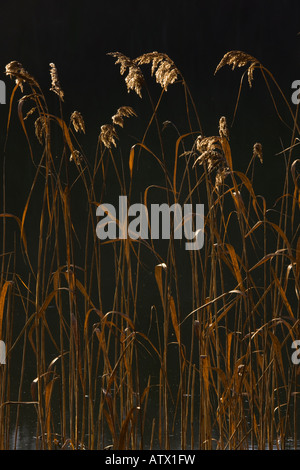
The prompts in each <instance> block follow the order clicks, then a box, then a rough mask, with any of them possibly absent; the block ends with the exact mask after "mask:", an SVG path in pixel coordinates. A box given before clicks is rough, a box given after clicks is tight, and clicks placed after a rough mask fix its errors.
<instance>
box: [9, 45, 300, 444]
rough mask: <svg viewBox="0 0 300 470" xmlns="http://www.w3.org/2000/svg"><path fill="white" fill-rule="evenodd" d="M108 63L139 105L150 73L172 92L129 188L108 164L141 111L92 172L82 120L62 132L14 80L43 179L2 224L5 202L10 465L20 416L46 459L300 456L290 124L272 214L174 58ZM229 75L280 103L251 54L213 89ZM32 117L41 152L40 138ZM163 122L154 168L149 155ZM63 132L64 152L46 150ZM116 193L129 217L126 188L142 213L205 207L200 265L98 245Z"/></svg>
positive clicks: (122, 245) (172, 254)
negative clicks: (88, 453) (210, 452)
mask: <svg viewBox="0 0 300 470" xmlns="http://www.w3.org/2000/svg"><path fill="white" fill-rule="evenodd" d="M111 55H112V56H113V57H114V58H116V59H117V60H116V63H117V64H119V65H120V66H121V69H120V72H121V74H122V75H123V74H125V73H126V72H127V75H126V77H125V83H126V87H127V90H128V91H132V90H133V91H135V92H136V93H137V95H138V96H139V97H142V87H143V86H146V79H145V77H144V75H143V73H142V71H141V67H142V66H143V65H147V64H151V67H152V69H151V72H152V76H154V77H155V80H156V82H157V83H158V84H159V85H160V86H161V87H162V90H161V95H160V96H159V99H158V101H157V103H154V102H152V100H151V99H150V103H151V106H152V108H151V110H152V114H151V117H150V119H149V121H147V122H146V125H145V129H146V130H145V132H144V134H143V135H142V136H141V139H140V142H135V143H134V145H132V147H131V148H130V149H127V150H128V161H127V162H125V165H127V166H128V168H129V173H130V174H129V181H128V179H127V178H126V172H125V170H124V168H125V165H124V161H123V160H122V159H120V158H115V154H114V152H115V151H116V146H117V140H118V145H119V146H122V143H123V142H122V137H121V136H119V135H118V133H117V131H116V128H117V126H119V127H121V128H123V126H124V122H125V121H124V119H125V118H129V117H132V116H136V113H135V111H134V110H133V109H132V108H131V107H130V106H122V107H120V108H118V110H117V111H116V113H115V114H113V115H112V122H111V123H108V124H103V125H102V126H101V128H100V135H99V140H100V142H101V143H102V144H103V145H99V146H98V145H97V147H96V152H95V155H94V159H93V158H92V156H91V155H89V158H88V159H87V158H86V157H85V155H84V151H83V149H82V148H81V147H80V145H79V142H78V141H77V140H76V139H75V135H74V133H73V132H72V131H73V130H74V131H75V132H76V134H80V133H86V132H87V131H88V130H87V129H86V127H85V123H84V120H83V117H82V115H81V113H80V112H79V111H74V112H73V113H72V115H71V117H70V122H69V125H67V124H66V122H65V121H64V119H63V116H62V114H61V115H59V116H56V115H54V114H53V113H50V112H49V110H48V106H47V100H46V97H45V95H44V94H43V92H42V90H41V88H40V86H39V84H38V83H37V82H36V81H35V79H34V78H33V77H32V76H31V75H30V74H29V73H28V72H26V71H25V70H24V68H23V66H22V65H21V64H19V63H17V62H11V63H10V64H8V65H7V67H6V73H7V74H8V75H10V76H11V77H12V78H14V79H15V80H16V87H17V88H20V90H21V92H22V93H23V92H24V88H25V86H29V87H30V88H31V90H30V91H31V92H30V94H28V95H23V96H22V98H21V99H20V100H19V103H18V115H19V118H20V122H21V125H22V131H24V133H25V136H26V138H27V142H28V148H29V154H30V157H31V159H32V162H33V163H34V169H35V174H34V177H33V181H32V185H31V186H30V191H29V194H28V195H26V200H25V203H24V208H23V210H22V211H21V214H20V215H14V214H10V213H8V212H7V210H6V206H5V198H4V199H3V201H4V202H3V207H2V208H1V211H2V213H1V214H0V215H1V219H2V222H3V238H2V253H1V258H0V259H1V279H0V339H2V338H3V340H4V341H5V343H6V347H7V357H6V364H2V365H0V377H1V381H0V401H1V406H0V430H1V432H0V447H1V448H2V449H4V448H9V447H14V446H16V443H17V440H18V432H19V425H20V423H21V422H22V416H23V410H24V407H25V406H26V407H29V409H32V414H31V416H32V415H34V416H35V418H36V448H41V449H56V448H61V449H66V448H70V449H108V448H114V449H144V448H155V447H156V448H158V447H159V448H161V449H162V448H163V449H168V448H171V447H173V448H174V446H176V447H178V448H180V449H188V448H190V449H212V448H216V449H247V448H258V449H265V448H285V447H286V446H287V443H288V442H289V441H291V440H292V441H293V446H294V447H295V448H297V446H298V434H299V422H298V419H297V407H298V388H297V387H298V384H297V376H298V372H297V366H295V365H293V364H292V363H291V360H290V352H291V351H290V348H291V343H292V341H293V340H294V339H299V326H298V325H299V314H300V303H299V298H300V280H299V273H300V270H299V259H300V258H299V236H300V234H299V223H298V222H299V209H300V205H299V195H300V188H299V177H298V174H297V163H298V160H297V159H294V154H293V150H294V148H295V139H296V138H297V139H298V138H299V136H298V134H299V130H298V125H297V119H296V116H295V115H294V114H293V113H292V110H291V109H290V108H288V109H289V112H290V115H291V118H292V124H293V133H292V134H293V135H292V137H291V142H290V143H289V144H288V145H287V149H288V150H285V151H284V152H283V155H284V158H285V165H286V173H285V175H284V177H283V181H282V194H281V196H280V197H279V199H278V200H277V205H276V211H275V210H272V211H270V210H269V209H268V207H267V204H266V200H265V198H264V196H263V195H257V194H256V192H255V189H254V186H255V172H254V163H255V160H256V159H257V158H258V159H259V160H260V161H261V162H263V153H262V146H261V144H260V143H255V144H254V145H253V149H247V148H246V149H244V151H245V155H249V165H248V169H247V171H246V172H245V173H243V172H242V171H240V170H239V169H238V163H239V161H237V159H236V158H235V150H234V147H233V146H231V145H232V144H231V142H230V136H229V130H228V126H227V121H226V118H225V117H224V116H222V117H221V118H220V120H219V128H218V130H217V132H216V135H212V136H205V137H204V135H205V133H204V132H203V130H202V128H201V125H200V120H199V118H198V115H197V113H196V110H195V108H194V103H193V101H192V98H191V96H190V93H189V90H188V88H187V85H186V82H185V80H184V78H183V77H182V75H181V73H180V72H179V70H178V69H177V67H176V65H175V64H174V62H173V61H172V60H171V59H170V58H169V57H168V56H167V55H166V54H162V53H158V52H153V53H147V54H143V55H142V56H140V57H138V58H137V59H130V58H128V57H127V56H125V55H123V54H121V53H119V52H117V53H112V54H111ZM224 65H232V67H233V68H235V67H241V66H246V65H248V69H247V73H248V80H249V84H250V86H251V85H252V82H253V72H254V70H255V69H256V68H258V69H259V70H260V71H261V72H262V73H263V76H264V78H265V80H266V81H267V77H269V78H271V80H272V81H273V83H275V85H276V86H277V83H276V82H275V81H274V80H275V79H274V77H273V76H272V75H271V74H270V73H269V72H268V71H267V69H265V68H264V67H263V65H262V64H261V63H260V62H259V61H258V60H256V59H255V58H253V57H252V56H250V55H248V54H245V53H243V52H239V51H232V52H229V53H227V54H226V55H225V56H224V57H223V59H222V60H221V62H220V63H219V65H218V66H217V69H216V71H218V70H219V69H220V68H221V67H223V66H224ZM50 67H51V68H50V76H51V91H54V92H55V94H56V95H57V96H58V98H59V101H60V104H61V105H62V103H61V102H62V101H63V97H64V94H63V91H62V89H61V86H60V83H59V80H58V76H57V70H56V67H55V65H54V64H51V65H50ZM176 82H179V83H181V84H182V85H183V91H184V97H185V106H186V109H185V111H186V116H187V124H186V129H185V130H184V131H183V133H182V134H181V133H180V132H178V136H177V137H176V141H175V145H174V149H175V150H174V153H172V152H173V150H170V146H169V145H167V146H165V145H164V139H163V137H164V135H163V132H162V130H161V126H160V125H159V108H160V104H161V101H162V98H163V96H164V95H165V93H166V92H167V90H168V87H169V86H170V85H173V84H174V85H175V83H176ZM268 89H269V88H268ZM15 91H16V90H14V92H15ZM178 91H179V92H180V90H178ZM280 96H281V97H282V96H283V95H282V93H281V92H280ZM11 103H12V104H13V100H12V101H11ZM28 103H30V104H31V105H32V106H31V107H30V109H29V111H27V113H26V115H25V116H23V107H26V105H27V104H28ZM190 103H192V104H193V107H192V108H193V109H194V111H195V117H196V124H194V123H193V117H194V116H192V114H191V112H190V106H189V105H190ZM12 104H11V106H12ZM12 112H13V109H12V108H11V110H10V114H9V122H8V126H7V128H9V125H10V124H11V123H10V116H11V113H12ZM34 113H36V119H35V121H34V124H33V125H32V128H33V131H34V132H35V133H36V137H37V139H38V141H39V143H40V145H42V146H43V151H42V152H41V151H40V147H39V148H38V150H37V151H36V150H35V144H34V142H32V141H31V137H30V136H31V130H32V129H31V128H30V116H31V115H32V114H34ZM154 122H155V123H156V130H157V133H158V137H159V139H158V141H159V144H160V145H159V149H158V150H157V149H153V148H152V146H151V141H150V143H148V142H147V137H148V130H149V128H150V126H151V125H152V123H154ZM170 122H171V121H170ZM50 123H51V124H53V125H51V126H50ZM171 124H172V123H171ZM174 127H175V129H176V126H174ZM59 132H60V133H61V134H62V137H63V138H62V139H61V140H59V141H60V142H62V143H61V144H60V145H61V147H59V146H58V147H57V144H56V145H55V142H57V139H54V138H53V133H55V136H56V133H59ZM231 132H234V129H233V130H232V131H231ZM76 137H77V136H76ZM79 137H80V135H79ZM149 140H150V139H149ZM107 149H109V150H108V151H107ZM137 149H139V151H140V153H139V157H140V158H152V159H153V163H155V165H156V167H155V168H157V170H153V176H151V178H156V177H157V178H160V177H161V173H162V175H163V177H164V179H163V181H164V185H163V184H156V183H157V182H156V181H155V179H153V180H152V179H150V180H149V181H146V182H144V181H142V180H141V178H140V176H139V175H138V174H137V176H136V168H135V162H136V159H135V154H136V151H137ZM189 149H191V150H189ZM7 151H8V150H7ZM25 152H26V150H24V153H25ZM124 154H126V152H124ZM54 155H56V156H57V155H61V158H54ZM68 155H71V157H70V158H66V157H67V156H68ZM118 156H119V154H118ZM180 156H181V158H179V157H180ZM171 157H172V158H171ZM70 160H72V161H74V162H75V163H76V164H75V165H71V164H70ZM166 162H168V165H167V164H166ZM169 162H171V165H170V164H169ZM250 169H251V171H250ZM116 181H117V184H118V185H119V188H120V194H122V195H124V194H127V195H128V199H129V200H128V203H131V202H136V201H131V197H132V189H133V188H136V189H137V190H139V192H141V194H142V198H143V201H144V203H145V204H146V205H147V204H148V201H149V200H150V197H151V195H152V194H153V193H154V195H155V197H156V198H160V200H161V202H167V203H169V204H171V203H173V202H178V203H181V204H184V203H187V202H188V203H190V204H192V205H193V206H194V205H195V204H197V203H199V202H200V203H204V204H205V225H204V230H205V241H204V246H203V248H202V249H201V250H198V251H194V252H193V251H185V250H184V248H183V246H182V243H181V241H179V240H175V239H174V237H172V236H171V237H170V240H164V242H165V244H164V245H163V244H160V242H159V241H157V240H142V239H134V240H132V239H130V238H129V239H126V238H116V239H113V240H105V241H99V240H98V239H97V237H96V223H97V221H96V217H95V209H96V206H97V205H98V204H100V203H104V202H105V200H106V201H107V198H108V197H109V196H111V197H113V196H114V195H115V191H116V186H115V184H116V183H115V182H116ZM159 181H161V179H160V180H159ZM111 182H113V183H114V184H113V185H111ZM6 184H7V181H6ZM111 187H112V188H113V189H111ZM126 188H129V190H126ZM4 189H5V188H4ZM110 190H111V191H112V192H109V191H110ZM104 197H105V200H104ZM78 202H79V207H80V208H79V209H78V211H80V212H79V213H78V212H76V211H74V207H76V208H77V207H78ZM82 207H84V209H82ZM76 210H77V209H76ZM36 222H37V223H36ZM12 223H16V227H17V229H18V231H17V232H16V231H15V228H14V226H13V225H12ZM116 223H117V225H118V224H119V223H120V221H119V220H116ZM12 233H14V236H11V234H12ZM29 239H30V240H31V241H32V243H28V240H29ZM149 292H150V297H149ZM14 312H18V318H16V315H15V314H14ZM144 319H145V322H144V321H142V320H144ZM33 367H34V371H33V369H32V368H33ZM16 371H18V375H17V376H16V374H17V372H16ZM25 379H26V380H25ZM28 382H29V384H28ZM24 396H26V399H25V398H24ZM12 435H13V439H12V438H11V436H12Z"/></svg>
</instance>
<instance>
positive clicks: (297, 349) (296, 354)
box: [291, 339, 300, 365]
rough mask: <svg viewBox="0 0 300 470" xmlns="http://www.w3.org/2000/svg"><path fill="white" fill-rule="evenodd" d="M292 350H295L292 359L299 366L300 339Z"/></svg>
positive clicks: (294, 342) (294, 343) (295, 342)
mask: <svg viewBox="0 0 300 470" xmlns="http://www.w3.org/2000/svg"><path fill="white" fill-rule="evenodd" d="M292 349H295V351H294V352H293V354H292V357H291V359H292V363H293V364H295V365H298V364H300V339H296V340H295V341H293V342H292Z"/></svg>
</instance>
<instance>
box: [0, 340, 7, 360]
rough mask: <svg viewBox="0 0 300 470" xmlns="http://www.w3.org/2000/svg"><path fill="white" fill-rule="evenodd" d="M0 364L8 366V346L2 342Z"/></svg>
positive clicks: (0, 344)
mask: <svg viewBox="0 0 300 470" xmlns="http://www.w3.org/2000/svg"><path fill="white" fill-rule="evenodd" d="M0 364H6V346H5V343H4V341H2V340H1V341H0Z"/></svg>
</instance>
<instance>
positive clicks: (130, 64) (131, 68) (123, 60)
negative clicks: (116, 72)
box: [108, 52, 144, 98]
mask: <svg viewBox="0 0 300 470" xmlns="http://www.w3.org/2000/svg"><path fill="white" fill-rule="evenodd" d="M108 55H111V56H112V57H115V58H117V60H116V62H115V63H116V65H117V64H120V74H121V75H124V73H125V72H126V70H127V69H128V74H127V77H126V78H125V83H126V86H127V91H128V93H129V92H130V91H131V90H133V91H135V92H136V94H137V95H138V96H139V97H140V98H142V86H143V84H144V76H143V74H142V71H141V69H140V67H138V65H137V64H136V63H135V61H133V60H131V59H130V58H129V57H127V56H126V55H124V54H122V53H121V52H109V53H108Z"/></svg>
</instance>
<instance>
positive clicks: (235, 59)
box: [215, 51, 260, 87]
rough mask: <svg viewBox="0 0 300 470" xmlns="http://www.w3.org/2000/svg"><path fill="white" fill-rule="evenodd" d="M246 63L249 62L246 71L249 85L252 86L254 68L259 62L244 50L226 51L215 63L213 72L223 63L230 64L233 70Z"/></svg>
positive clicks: (222, 65)
mask: <svg viewBox="0 0 300 470" xmlns="http://www.w3.org/2000/svg"><path fill="white" fill-rule="evenodd" d="M248 63H250V65H249V67H248V71H247V74H248V82H249V86H250V87H252V81H253V73H254V69H255V68H256V67H259V66H260V62H259V61H258V60H257V59H256V58H255V57H253V56H251V55H249V54H246V53H245V52H241V51H230V52H227V53H226V54H225V55H224V56H223V58H222V60H221V61H220V62H219V64H218V65H217V68H216V70H215V74H216V73H217V72H218V70H220V69H221V68H222V67H224V65H232V70H234V69H235V68H236V67H244V66H245V65H247V64H248Z"/></svg>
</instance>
